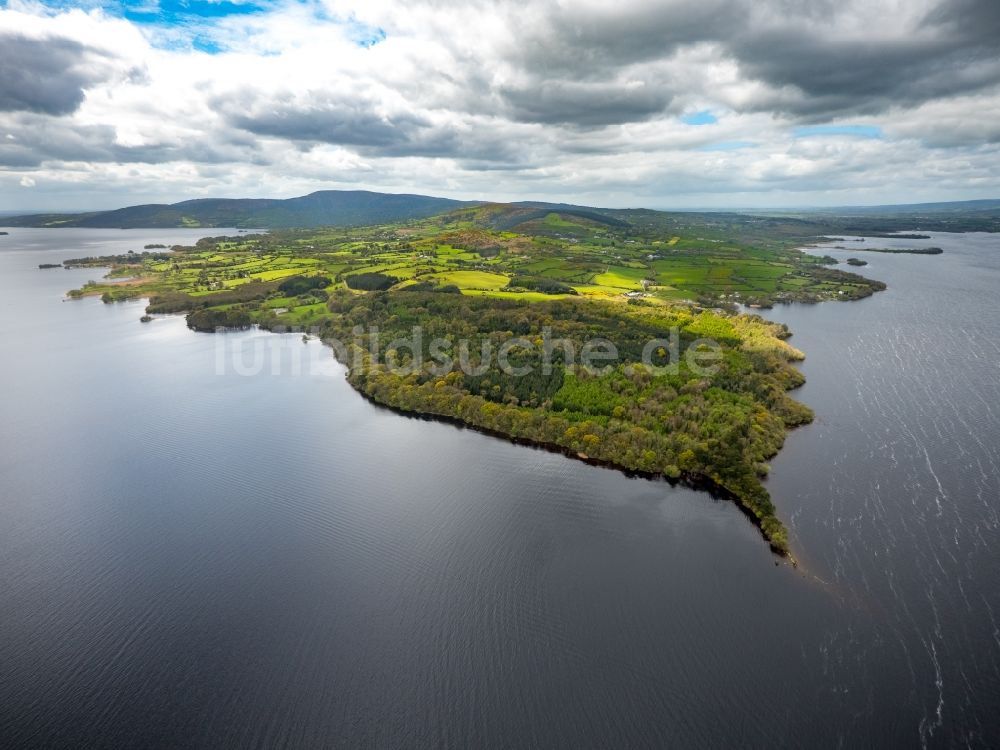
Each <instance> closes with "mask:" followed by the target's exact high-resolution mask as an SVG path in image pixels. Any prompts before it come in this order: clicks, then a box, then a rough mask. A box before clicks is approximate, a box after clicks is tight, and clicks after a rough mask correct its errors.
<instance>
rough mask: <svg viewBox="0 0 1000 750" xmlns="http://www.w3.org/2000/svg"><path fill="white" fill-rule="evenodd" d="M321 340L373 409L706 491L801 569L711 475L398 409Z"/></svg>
mask: <svg viewBox="0 0 1000 750" xmlns="http://www.w3.org/2000/svg"><path fill="white" fill-rule="evenodd" d="M262 330H266V329H262ZM195 332H197V331H195ZM272 333H273V332H272ZM319 340H320V341H321V343H322V344H323V346H325V347H327V348H328V349H330V352H331V355H332V356H333V358H334V359H335V360H336V361H337V363H338V364H340V365H341V366H342V367H343V368H344V379H345V380H346V381H347V383H348V385H349V386H350V387H351V389H352V390H353V391H354V392H355V393H357V394H358V395H360V396H361V397H362V398H363V399H364V400H365V401H367V402H368V403H370V404H372V405H373V406H376V407H378V408H380V409H386V410H388V411H390V412H392V413H394V414H396V415H398V416H401V417H407V418H410V419H419V420H423V421H428V422H440V423H443V424H448V425H451V426H453V427H457V428H459V429H469V430H472V431H474V432H477V433H479V434H481V435H486V436H489V437H493V438H497V439H500V440H504V441H506V442H508V443H511V444H513V445H518V446H521V447H527V448H533V449H535V450H544V451H547V452H549V453H559V454H562V455H563V456H565V457H567V458H569V459H572V460H575V461H581V462H583V463H585V464H588V465H590V466H596V467H600V468H604V469H611V470H613V471H618V472H620V473H622V474H624V475H625V476H627V477H631V478H639V479H646V480H649V481H655V480H662V481H665V482H667V483H668V484H669V485H670V486H671V487H676V486H678V485H682V486H684V487H687V488H689V489H692V490H695V491H698V492H707V493H708V494H709V495H710V496H711V497H712V498H714V499H717V500H724V501H727V502H731V503H733V505H735V506H736V507H737V508H738V509H739V510H740V512H741V513H743V515H744V516H746V517H747V518H748V519H749V520H750V522H751V523H752V524H753V525H754V526H755V527H756V528H757V530H758V532H760V535H761V537H762V538H763V539H764V541H765V542H766V543H767V545H768V548H769V549H770V551H771V552H772V553H773V554H774V555H776V556H777V557H780V558H782V559H785V560H787V561H788V562H789V563H790V564H791V566H792V567H793V568H798V561H797V560H796V558H795V556H794V555H793V554H792V552H791V550H790V549H789V548H787V547H781V546H779V545H778V544H777V543H776V542H775V541H774V540H773V539H772V538H771V537H770V536H769V535H768V533H767V531H766V530H765V529H764V525H763V519H762V518H761V517H759V516H758V515H757V514H756V513H755V512H754V510H753V508H752V507H751V506H750V505H749V503H748V502H747V501H746V500H744V498H742V497H741V496H740V495H739V494H738V493H736V492H734V491H732V490H731V489H729V488H728V487H726V486H725V485H723V484H721V483H720V482H718V481H716V480H715V479H713V478H712V477H711V476H708V475H706V474H701V473H697V472H690V471H684V470H682V471H681V473H680V475H679V476H678V477H676V478H674V477H670V476H667V475H666V474H663V473H661V472H651V471H644V470H642V469H633V468H629V467H628V466H625V465H624V464H622V463H618V462H616V461H613V460H609V459H602V458H597V457H595V456H590V455H588V454H586V453H582V452H580V451H577V450H574V449H572V448H569V447H567V446H564V445H560V444H558V443H553V442H550V441H542V440H534V439H531V438H526V437H522V436H519V435H514V434H511V433H506V432H502V431H500V430H495V429H492V428H489V427H484V426H481V425H477V424H475V423H474V422H468V421H466V420H464V419H462V418H461V417H457V416H453V415H450V414H437V413H434V412H428V411H418V410H416V409H405V408H403V407H400V406H396V405H394V404H390V403H386V402H384V401H380V400H379V399H377V398H376V397H375V396H373V395H372V394H370V393H368V392H366V391H365V390H363V389H362V388H360V387H359V386H358V385H357V384H355V383H354V382H353V381H352V380H351V369H350V367H349V366H348V365H347V364H346V363H344V362H341V361H340V359H339V358H337V356H336V349H335V348H334V347H333V346H331V345H330V344H329V343H328V342H327V341H325V340H323V339H322V338H320V339H319ZM793 429H794V427H790V428H787V431H786V433H785V437H786V438H787V435H788V434H789V433H790V432H791V431H792V430H793ZM782 442H784V441H782ZM776 455H777V452H775V453H774V454H772V456H770V458H773V457H774V456H776ZM775 518H777V516H775ZM782 528H783V529H784V528H785V527H784V524H782Z"/></svg>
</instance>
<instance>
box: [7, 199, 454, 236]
mask: <svg viewBox="0 0 1000 750" xmlns="http://www.w3.org/2000/svg"><path fill="white" fill-rule="evenodd" d="M467 205H472V204H471V203H468V202H464V201H456V200H451V199H448V198H434V197H431V196H427V195H408V194H395V193H374V192H369V191H367V190H321V191H319V192H315V193H310V194H309V195H304V196H301V197H298V198H287V199H284V200H280V199H269V198H202V199H198V200H188V201H181V202H180V203H171V204H165V203H151V204H146V205H140V206H129V207H127V208H119V209H116V210H113V211H97V212H91V213H82V214H30V215H26V216H14V217H11V218H7V219H4V224H6V225H7V226H14V227H100V228H114V229H117V228H122V229H135V228H140V227H143V228H167V227H244V228H281V227H316V226H361V225H370V224H384V223H390V222H395V221H406V220H409V219H421V218H424V217H427V216H433V215H434V214H439V213H442V212H444V211H449V210H452V209H455V208H459V207H462V206H467Z"/></svg>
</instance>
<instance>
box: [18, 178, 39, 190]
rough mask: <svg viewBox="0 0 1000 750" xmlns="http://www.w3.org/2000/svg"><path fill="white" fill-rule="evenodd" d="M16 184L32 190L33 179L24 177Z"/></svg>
mask: <svg viewBox="0 0 1000 750" xmlns="http://www.w3.org/2000/svg"><path fill="white" fill-rule="evenodd" d="M18 184H19V185H20V186H21V187H26V188H33V187H34V186H35V180H34V178H33V177H28V175H25V176H24V177H22V178H21V179H20V180H19V182H18Z"/></svg>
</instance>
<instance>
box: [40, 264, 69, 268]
mask: <svg viewBox="0 0 1000 750" xmlns="http://www.w3.org/2000/svg"><path fill="white" fill-rule="evenodd" d="M38 267H39V268H41V269H46V268H62V267H63V264H62V263H39V264H38Z"/></svg>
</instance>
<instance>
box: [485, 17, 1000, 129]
mask: <svg viewBox="0 0 1000 750" xmlns="http://www.w3.org/2000/svg"><path fill="white" fill-rule="evenodd" d="M864 10H866V7H865V6H864V5H862V4H860V3H859V4H857V5H854V6H852V5H851V4H850V3H848V2H833V1H832V0H775V1H774V2H761V1H760V0H675V2H668V3H666V4H663V5H658V4H646V3H643V4H641V5H637V6H636V7H634V8H630V7H628V5H627V4H625V5H624V6H623V7H618V6H608V9H607V10H603V9H601V10H590V11H582V12H581V11H579V10H573V11H569V10H565V9H563V8H562V7H560V6H551V9H550V10H549V12H548V14H547V15H546V16H545V17H544V20H543V22H541V23H537V22H534V19H533V24H534V25H533V26H530V27H525V28H524V29H521V30H520V32H521V33H520V34H519V35H518V42H517V43H516V45H515V46H514V47H513V49H512V50H511V51H510V53H509V61H510V62H511V63H512V64H513V65H515V67H517V68H518V69H519V70H520V72H521V73H522V75H523V79H524V81H525V83H523V84H522V85H520V86H519V87H518V88H517V89H513V90H511V89H500V91H499V92H498V93H499V95H500V96H501V97H502V98H503V99H504V100H506V101H507V102H508V103H509V104H510V105H511V106H512V108H513V116H514V117H516V118H517V119H519V120H524V121H531V122H539V123H573V124H577V125H583V126H587V125H600V124H612V123H617V122H633V121H639V120H643V119H647V118H648V117H650V116H652V115H654V114H656V113H657V111H662V109H663V107H665V106H666V105H667V104H668V103H669V102H670V100H671V97H672V96H675V95H677V94H680V93H688V94H690V93H691V91H690V90H689V89H685V86H684V84H685V82H684V81H676V80H673V79H667V80H661V81H659V82H657V81H656V80H655V79H653V80H651V81H650V83H652V84H653V87H654V88H652V89H649V90H645V91H641V92H639V93H638V95H637V92H635V91H629V90H626V89H624V88H623V87H621V86H618V93H617V95H615V96H613V97H608V96H601V95H600V91H601V90H602V88H603V87H605V86H613V85H614V83H613V82H615V81H620V80H622V79H623V78H624V77H626V74H627V73H629V72H633V73H634V72H635V71H636V70H638V71H639V72H638V73H637V75H639V77H640V78H641V77H642V74H641V71H642V66H650V65H653V66H655V65H656V64H659V63H665V64H667V65H669V64H670V61H671V57H672V56H674V55H676V54H677V53H678V51H682V50H685V49H688V50H690V49H692V48H694V47H695V46H696V45H711V46H712V47H713V48H714V49H716V50H718V53H719V54H721V55H722V57H723V58H725V59H729V60H732V61H734V62H735V63H736V64H737V65H738V66H739V69H740V72H741V74H742V76H743V77H744V78H746V79H750V80H753V81H758V82H762V83H765V84H767V86H768V89H769V90H768V91H766V92H763V93H759V94H757V95H756V96H755V98H751V99H748V100H747V101H745V102H744V103H742V104H741V105H740V106H742V107H744V108H745V109H747V110H750V111H768V110H770V111H778V112H782V113H783V114H786V115H790V116H792V117H797V118H801V119H803V120H824V119H832V118H836V117H842V116H850V115H855V114H876V113H880V112H883V111H885V110H887V109H889V108H891V107H894V106H901V107H910V106H915V105H919V104H921V103H923V102H927V101H931V100H934V99H939V98H942V97H951V96H955V95H961V94H968V93H973V92H976V91H980V90H983V89H986V88H989V87H993V86H997V85H1000V41H998V40H1000V1H998V0H941V2H939V3H938V4H937V5H936V6H934V7H933V8H932V9H931V10H930V11H929V12H927V13H926V14H925V16H924V17H923V18H922V19H919V21H918V22H917V23H916V24H915V25H912V28H906V27H901V26H900V19H899V18H898V17H897V16H896V15H895V14H894V13H893V10H892V9H891V8H886V9H885V10H884V12H883V13H882V14H881V17H880V18H878V21H877V31H878V32H879V33H878V34H875V35H873V36H872V38H863V37H865V36H867V35H866V34H859V33H858V32H857V29H856V28H855V29H853V30H852V31H850V32H848V33H846V34H845V33H842V32H840V31H839V30H838V25H839V24H841V23H842V22H847V23H848V27H849V22H850V21H851V20H852V19H853V18H854V17H856V14H857V13H858V12H859V11H864ZM657 85H658V86H660V87H661V88H660V89H659V90H658V91H657V90H655V86H657ZM704 94H705V95H706V96H709V97H711V96H712V94H713V92H712V91H705V92H704Z"/></svg>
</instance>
